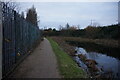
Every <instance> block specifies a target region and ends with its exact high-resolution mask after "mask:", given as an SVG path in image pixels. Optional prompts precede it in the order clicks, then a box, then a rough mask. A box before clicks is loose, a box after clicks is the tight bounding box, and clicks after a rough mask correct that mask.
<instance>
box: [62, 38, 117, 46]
mask: <svg viewBox="0 0 120 80" xmlns="http://www.w3.org/2000/svg"><path fill="white" fill-rule="evenodd" d="M63 39H64V40H65V41H74V42H88V43H95V44H99V45H103V46H108V47H109V46H111V47H118V46H119V45H118V40H113V39H89V38H81V37H63Z"/></svg>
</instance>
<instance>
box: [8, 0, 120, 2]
mask: <svg viewBox="0 0 120 80" xmlns="http://www.w3.org/2000/svg"><path fill="white" fill-rule="evenodd" d="M6 1H9V0H6ZM12 1H15V2H118V1H119V0H12Z"/></svg>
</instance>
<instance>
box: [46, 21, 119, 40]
mask: <svg viewBox="0 0 120 80" xmlns="http://www.w3.org/2000/svg"><path fill="white" fill-rule="evenodd" d="M119 29H120V27H119V25H118V24H114V25H109V26H98V27H95V26H87V27H86V28H84V29H79V28H78V26H77V27H75V26H69V24H68V23H67V24H66V27H65V28H62V29H60V30H55V29H51V28H49V29H45V30H44V35H45V36H65V37H83V38H92V39H119V35H118V30H119Z"/></svg>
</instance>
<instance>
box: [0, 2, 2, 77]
mask: <svg viewBox="0 0 120 80" xmlns="http://www.w3.org/2000/svg"><path fill="white" fill-rule="evenodd" d="M0 79H2V3H1V2H0Z"/></svg>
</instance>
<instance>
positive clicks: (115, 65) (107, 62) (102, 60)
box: [74, 47, 120, 78]
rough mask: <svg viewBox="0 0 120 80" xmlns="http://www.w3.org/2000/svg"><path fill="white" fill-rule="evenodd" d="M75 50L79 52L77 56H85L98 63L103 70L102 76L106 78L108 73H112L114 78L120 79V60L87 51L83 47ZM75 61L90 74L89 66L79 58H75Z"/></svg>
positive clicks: (104, 54)
mask: <svg viewBox="0 0 120 80" xmlns="http://www.w3.org/2000/svg"><path fill="white" fill-rule="evenodd" d="M75 49H76V51H77V52H76V53H75V54H77V55H78V54H83V55H85V56H86V57H87V59H92V60H95V61H96V62H97V63H98V64H97V66H98V68H101V69H102V72H101V74H103V75H104V76H105V75H107V73H111V74H112V75H111V77H112V78H120V72H119V71H120V60H119V59H118V58H115V57H112V56H108V55H107V53H99V52H95V51H87V50H86V49H84V48H82V47H76V48H75ZM113 54H114V53H113ZM74 59H75V60H76V62H77V63H78V64H79V66H81V67H82V68H83V69H85V70H86V71H87V72H89V71H88V68H87V66H86V65H85V64H84V63H83V62H82V61H81V60H80V59H79V57H78V56H75V57H74Z"/></svg>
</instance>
